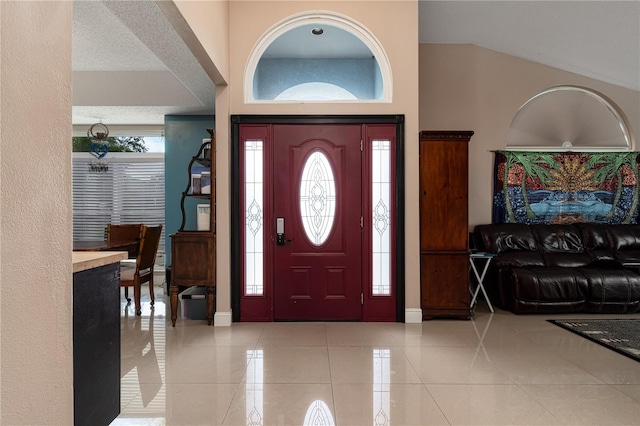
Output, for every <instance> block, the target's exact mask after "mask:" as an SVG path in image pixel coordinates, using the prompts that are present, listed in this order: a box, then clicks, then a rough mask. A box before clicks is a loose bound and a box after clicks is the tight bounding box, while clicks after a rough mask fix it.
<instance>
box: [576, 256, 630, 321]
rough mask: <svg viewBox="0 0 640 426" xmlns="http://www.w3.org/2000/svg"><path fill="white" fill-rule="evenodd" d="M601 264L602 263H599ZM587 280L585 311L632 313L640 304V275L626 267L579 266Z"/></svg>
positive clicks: (579, 270) (578, 269)
mask: <svg viewBox="0 0 640 426" xmlns="http://www.w3.org/2000/svg"><path fill="white" fill-rule="evenodd" d="M599 266H601V265H599ZM576 271H577V272H580V273H582V275H584V277H585V278H586V280H587V304H586V306H585V311H587V312H599V313H631V312H636V311H637V310H638V307H639V306H640V275H638V274H636V273H634V272H632V271H630V270H628V269H624V268H611V267H609V268H601V267H595V268H594V267H589V268H577V269H576Z"/></svg>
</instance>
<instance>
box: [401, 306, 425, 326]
mask: <svg viewBox="0 0 640 426" xmlns="http://www.w3.org/2000/svg"><path fill="white" fill-rule="evenodd" d="M404 322H405V323H406V324H420V323H421V322H422V309H420V308H406V309H405V310H404Z"/></svg>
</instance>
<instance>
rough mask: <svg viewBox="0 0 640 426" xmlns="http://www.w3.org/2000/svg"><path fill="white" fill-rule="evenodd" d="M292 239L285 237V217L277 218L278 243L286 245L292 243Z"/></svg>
mask: <svg viewBox="0 0 640 426" xmlns="http://www.w3.org/2000/svg"><path fill="white" fill-rule="evenodd" d="M290 242H291V240H287V239H285V238H284V217H278V218H276V244H277V245H279V246H283V245H285V243H290Z"/></svg>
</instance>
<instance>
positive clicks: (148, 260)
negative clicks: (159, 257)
mask: <svg viewBox="0 0 640 426" xmlns="http://www.w3.org/2000/svg"><path fill="white" fill-rule="evenodd" d="M161 233H162V225H158V226H142V232H141V238H140V250H139V251H138V257H137V259H136V269H137V271H138V272H139V271H143V270H146V269H149V268H151V267H153V266H154V264H155V263H156V254H157V253H158V246H159V245H160V234H161Z"/></svg>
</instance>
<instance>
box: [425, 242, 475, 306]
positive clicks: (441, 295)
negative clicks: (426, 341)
mask: <svg viewBox="0 0 640 426" xmlns="http://www.w3.org/2000/svg"><path fill="white" fill-rule="evenodd" d="M420 267H421V276H420V279H421V287H422V314H423V317H424V318H432V317H436V316H453V317H463V318H469V317H470V316H471V308H470V307H469V304H470V302H471V300H470V295H469V255H468V254H467V253H464V252H463V253H459V254H453V253H429V254H422V255H421V256H420Z"/></svg>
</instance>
